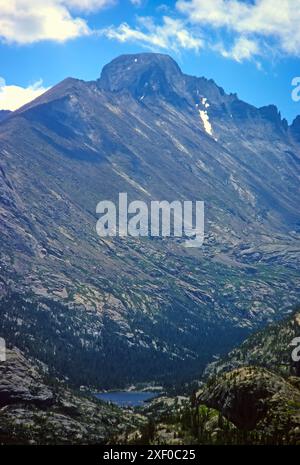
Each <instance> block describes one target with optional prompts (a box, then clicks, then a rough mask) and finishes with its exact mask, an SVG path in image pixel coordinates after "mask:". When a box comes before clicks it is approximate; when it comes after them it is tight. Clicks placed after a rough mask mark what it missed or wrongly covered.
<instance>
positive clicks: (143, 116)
mask: <svg viewBox="0 0 300 465" xmlns="http://www.w3.org/2000/svg"><path fill="white" fill-rule="evenodd" d="M298 126H299V124H298V122H297V120H296V121H295V122H294V124H293V125H292V126H291V127H288V125H287V123H286V121H285V120H282V119H281V117H280V114H279V113H278V110H277V109H276V108H275V107H273V106H270V107H264V108H260V109H257V108H254V107H253V106H251V105H248V104H246V103H244V102H242V101H240V100H239V99H238V98H237V96H236V95H226V94H225V93H224V91H223V90H222V89H221V88H219V87H218V86H217V85H216V84H215V83H214V82H213V81H208V80H206V79H205V78H196V77H191V76H186V75H184V74H183V73H182V72H181V70H180V69H179V67H178V66H177V64H176V63H175V62H174V61H173V60H172V59H171V58H170V57H167V56H164V55H156V54H142V55H128V56H122V57H119V58H117V59H116V60H114V61H113V62H112V63H110V64H109V65H107V66H106V67H104V69H103V71H102V75H101V78H100V79H99V80H98V81H95V82H83V81H79V80H76V79H66V80H65V81H63V82H62V83H60V84H58V85H57V86H55V87H54V88H53V89H51V90H49V91H48V92H47V93H45V94H44V95H43V96H41V97H39V98H38V99H37V100H35V101H34V102H32V103H30V104H28V105H26V106H25V107H23V108H22V109H20V110H19V111H17V112H14V114H13V115H11V117H10V118H8V119H6V120H4V121H2V123H1V124H0V157H1V158H0V160H1V166H0V212H1V224H0V228H1V229H0V231H1V250H0V253H1V256H0V260H1V287H0V289H1V295H2V296H3V297H2V302H1V304H0V309H1V310H0V311H1V320H0V321H1V323H0V332H4V333H5V337H6V338H7V339H8V340H10V339H11V338H14V336H13V335H14V334H20V336H21V337H20V338H19V340H20V342H19V344H20V348H21V349H22V350H28V347H29V346H30V347H31V349H30V350H34V351H35V355H36V356H37V358H40V359H41V360H43V361H45V362H47V363H49V364H50V365H51V366H53V367H54V369H55V368H56V369H59V370H60V369H61V366H63V367H64V370H66V371H67V372H68V375H70V376H71V377H72V378H73V379H74V380H75V378H76V380H77V382H78V383H84V382H98V383H99V382H109V383H110V384H114V385H116V384H118V383H121V382H124V381H128V380H132V379H143V380H144V379H145V377H151V378H154V377H159V376H163V377H166V378H167V377H168V376H169V375H170V374H171V373H172V374H176V373H177V374H178V373H180V375H182V376H186V375H187V374H188V373H191V374H192V373H195V372H199V371H201V369H202V368H203V367H204V365H205V364H206V363H207V362H208V361H209V360H210V359H211V357H212V355H214V354H216V353H225V352H226V351H227V350H229V349H230V348H232V346H233V345H234V344H236V343H238V342H239V341H240V340H242V339H243V338H244V337H245V336H246V335H247V334H248V333H249V331H251V330H253V329H255V328H257V327H259V326H260V325H263V324H265V323H266V322H269V321H272V320H274V319H276V318H277V317H279V316H280V315H279V313H285V312H287V311H289V309H290V308H291V307H292V306H293V305H294V304H295V303H297V301H298V300H299V293H300V282H299V271H298V270H299V250H300V243H299V175H300V164H299V161H300V144H299V138H298V129H297V128H298ZM119 192H127V193H128V198H129V200H145V201H150V200H152V199H153V200H169V201H172V200H204V201H205V204H206V237H205V242H204V246H203V247H202V248H201V249H189V248H185V247H184V246H183V244H182V241H181V240H177V239H160V238H151V239H134V238H126V239H125V238H115V239H111V238H107V239H104V238H99V237H98V236H97V235H96V232H95V225H96V221H97V215H96V213H95V209H96V205H97V203H98V202H99V201H100V200H113V201H116V200H117V198H118V193H119ZM277 309H280V312H279V311H278V310H277ZM24 315H26V318H24ZM62 330H63V333H65V332H67V333H68V335H69V337H70V340H69V342H68V344H69V345H68V348H69V350H67V351H66V354H65V355H64V357H63V360H64V363H62V359H61V358H60V355H61V354H62V353H63V351H60V350H58V346H57V338H58V336H57V335H58V334H60V331H62ZM41 334H42V335H43V336H42V340H43V341H44V342H46V345H45V346H42V345H40V344H39V345H35V344H34V342H35V341H37V340H40V335H41ZM65 337H67V336H66V335H65ZM33 346H34V347H33ZM72 351H75V353H81V354H83V355H82V357H83V359H84V362H83V364H84V366H85V370H81V369H79V370H78V369H77V370H75V369H74V367H73V363H72V355H71V354H72ZM58 353H59V354H60V355H59V356H58V355H57V354H58ZM187 362H188V363H187ZM78 363H79V362H78ZM162 367H164V369H163V370H162ZM74 370H75V371H74ZM99 372H102V373H105V376H104V377H102V376H100V375H99ZM161 373H163V375H161ZM108 379H109V381H107V380H108Z"/></svg>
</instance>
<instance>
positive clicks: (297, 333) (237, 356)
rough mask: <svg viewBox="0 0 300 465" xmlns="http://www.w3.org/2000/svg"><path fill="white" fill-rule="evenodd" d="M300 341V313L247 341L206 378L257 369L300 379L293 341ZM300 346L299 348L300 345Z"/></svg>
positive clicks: (211, 366)
mask: <svg viewBox="0 0 300 465" xmlns="http://www.w3.org/2000/svg"><path fill="white" fill-rule="evenodd" d="M299 337H300V312H299V311H295V312H294V313H293V315H292V316H290V317H288V318H286V319H284V320H283V321H280V322H279V323H276V324H273V325H270V326H267V327H266V328H264V329H263V330H262V331H259V332H257V333H255V334H253V335H252V336H250V337H249V338H247V339H246V340H245V341H244V342H243V343H242V344H241V345H240V346H239V347H236V348H235V349H234V350H232V351H231V352H230V353H229V354H228V355H227V356H226V357H223V358H222V359H221V360H218V361H216V362H213V363H211V364H209V365H208V366H207V368H206V370H205V374H206V376H212V375H217V374H219V373H221V372H224V371H230V370H232V369H235V368H239V367H245V366H249V365H255V366H260V367H264V368H267V369H269V370H272V371H274V372H275V373H278V374H280V375H284V376H288V375H291V374H296V375H297V376H299V375H300V363H297V362H294V361H293V360H292V351H293V349H295V348H296V346H295V345H294V346H293V345H292V343H293V341H294V339H296V338H299ZM299 345H300V344H299Z"/></svg>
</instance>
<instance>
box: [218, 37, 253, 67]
mask: <svg viewBox="0 0 300 465" xmlns="http://www.w3.org/2000/svg"><path fill="white" fill-rule="evenodd" d="M220 52H221V54H222V55H223V56H224V57H225V58H232V59H233V60H235V61H238V62H242V61H244V60H250V59H251V58H252V57H253V56H254V55H259V54H260V49H259V45H258V44H257V43H256V42H255V41H254V40H250V39H247V37H243V36H241V37H238V38H237V39H236V41H235V42H234V44H233V46H232V48H231V49H229V50H226V49H224V47H223V46H220Z"/></svg>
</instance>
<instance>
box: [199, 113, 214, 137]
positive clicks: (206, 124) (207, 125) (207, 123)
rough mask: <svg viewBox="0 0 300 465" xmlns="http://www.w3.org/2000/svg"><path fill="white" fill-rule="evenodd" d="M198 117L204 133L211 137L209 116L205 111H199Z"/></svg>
mask: <svg viewBox="0 0 300 465" xmlns="http://www.w3.org/2000/svg"><path fill="white" fill-rule="evenodd" d="M199 115H200V118H201V120H202V123H203V126H204V129H205V131H206V132H207V134H209V135H210V136H212V135H213V131H212V125H211V124H210V121H209V116H208V114H207V111H205V110H199Z"/></svg>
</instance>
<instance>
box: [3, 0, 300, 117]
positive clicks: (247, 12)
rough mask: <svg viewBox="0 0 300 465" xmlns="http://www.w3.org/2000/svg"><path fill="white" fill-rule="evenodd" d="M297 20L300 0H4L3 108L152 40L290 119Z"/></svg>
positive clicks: (299, 63)
mask: <svg viewBox="0 0 300 465" xmlns="http://www.w3.org/2000/svg"><path fill="white" fill-rule="evenodd" d="M299 24H300V0H178V1H175V0H174V1H163V0H152V1H150V0H0V109H1V108H16V107H18V106H20V105H21V104H23V103H25V101H28V100H30V99H32V98H34V97H35V96H37V95H38V94H39V93H41V92H42V91H44V89H46V88H48V87H50V86H52V85H54V84H56V83H58V82H59V81H61V80H62V79H64V78H65V77H67V76H72V77H76V78H80V79H85V80H93V79H96V78H97V77H98V76H99V75H100V72H101V68H102V67H103V65H105V64H106V63H107V62H109V61H110V60H112V59H113V58H114V57H116V56H118V55H120V54H124V53H137V52H143V51H149V50H150V51H157V52H163V53H168V54H170V55H171V56H173V57H174V58H175V60H176V61H177V62H178V63H179V65H180V66H181V68H182V70H183V71H184V72H186V73H188V74H193V75H197V76H206V77H208V78H213V79H214V80H215V81H216V82H217V84H219V85H221V86H222V87H224V89H225V91H227V92H237V93H238V95H239V97H240V98H242V99H243V100H246V101H248V102H250V103H252V104H254V105H256V106H262V105H266V104H269V103H275V104H276V105H277V106H278V108H279V109H280V111H281V112H282V115H283V116H284V117H286V118H287V119H288V120H289V121H292V119H293V118H294V117H295V116H296V115H298V114H300V102H294V101H293V100H292V98H291V92H292V84H291V82H292V79H293V78H294V77H296V76H300V27H299Z"/></svg>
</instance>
